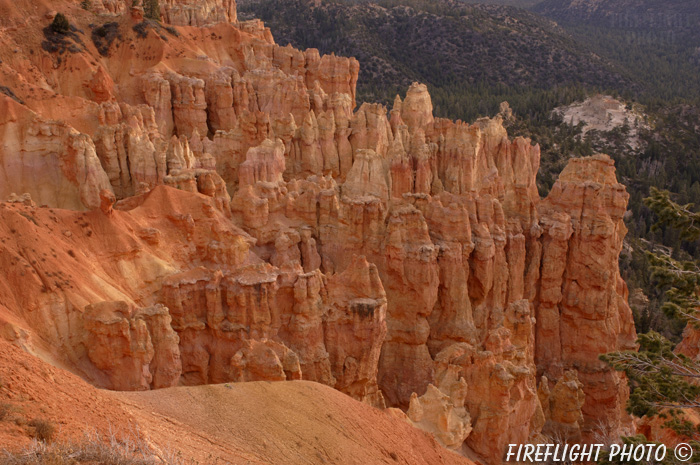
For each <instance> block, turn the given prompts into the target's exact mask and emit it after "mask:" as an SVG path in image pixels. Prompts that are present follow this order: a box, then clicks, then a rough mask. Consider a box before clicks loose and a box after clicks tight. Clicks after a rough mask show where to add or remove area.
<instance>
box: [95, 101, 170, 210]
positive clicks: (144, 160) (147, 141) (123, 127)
mask: <svg viewBox="0 0 700 465" xmlns="http://www.w3.org/2000/svg"><path fill="white" fill-rule="evenodd" d="M99 121H100V127H99V129H98V131H97V133H96V134H95V137H94V140H95V149H96V152H97V156H98V157H99V159H100V163H101V164H102V168H103V169H104V171H105V172H106V173H107V176H108V177H109V181H110V184H111V185H112V189H113V190H114V193H115V195H116V196H117V198H120V199H122V198H125V197H129V196H132V195H136V194H140V193H142V192H143V191H144V190H147V189H151V188H153V187H155V186H156V185H158V184H162V183H163V177H164V176H165V175H166V154H165V142H164V141H163V138H162V137H161V136H160V133H159V131H158V126H157V124H156V120H155V114H154V112H153V109H152V108H151V107H150V106H147V105H140V106H138V107H132V106H130V105H127V104H122V105H117V104H115V103H103V104H102V105H100V117H99Z"/></svg>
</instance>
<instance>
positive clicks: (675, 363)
mask: <svg viewBox="0 0 700 465" xmlns="http://www.w3.org/2000/svg"><path fill="white" fill-rule="evenodd" d="M644 203H645V204H646V206H647V207H649V208H650V209H651V210H652V211H653V212H654V213H655V214H656V217H657V219H658V221H657V222H656V223H655V224H654V225H653V226H652V230H657V231H658V230H660V229H661V228H663V227H670V228H674V229H676V230H677V231H678V232H679V233H680V237H681V238H682V239H683V240H686V241H695V240H698V239H700V214H698V213H696V212H695V211H694V210H693V205H692V204H688V205H679V204H677V203H675V202H673V201H672V200H671V194H670V193H669V192H666V191H661V190H658V189H655V188H654V187H652V188H651V196H650V197H648V198H646V199H645V200H644ZM671 255H672V254H670V253H663V252H661V253H654V252H647V258H648V262H649V264H650V266H651V271H652V278H653V279H654V280H656V282H657V283H658V286H659V287H661V288H663V289H665V300H666V302H665V303H664V305H663V307H662V308H663V310H664V312H665V313H666V314H667V316H669V317H671V318H678V319H680V320H682V321H684V322H686V324H687V325H690V326H692V327H695V328H698V329H700V313H699V311H700V310H699V309H700V297H699V296H700V267H699V266H698V263H695V262H692V261H680V260H678V259H675V258H672V256H671ZM637 342H638V344H639V351H638V352H632V351H624V352H614V353H609V354H605V355H602V356H601V359H602V360H604V361H606V362H608V363H609V364H610V365H611V366H612V367H613V368H614V369H616V370H618V371H623V372H624V373H625V374H626V375H627V378H628V379H629V383H630V388H631V393H630V398H629V403H628V405H627V410H628V411H629V412H630V413H632V414H634V415H636V416H639V417H642V416H645V415H646V416H650V417H651V416H659V417H661V418H665V419H666V420H667V421H666V423H665V426H666V427H668V428H671V429H673V430H674V431H675V432H676V433H677V434H679V435H681V436H683V437H685V438H687V439H688V440H689V441H690V442H691V443H692V444H693V446H694V448H695V451H696V452H695V456H694V457H693V459H694V461H697V459H700V426H695V425H693V424H692V423H690V422H689V421H687V420H686V419H685V417H684V416H683V415H682V412H683V411H684V410H687V409H700V364H698V363H697V362H695V361H693V360H691V359H690V358H688V357H686V356H685V355H683V354H680V353H677V352H675V351H674V350H673V349H674V347H673V344H672V343H671V342H670V341H669V340H667V339H666V338H664V337H663V336H662V335H660V334H658V333H656V332H654V331H651V332H649V333H647V334H641V335H640V336H639V339H638V340H637Z"/></svg>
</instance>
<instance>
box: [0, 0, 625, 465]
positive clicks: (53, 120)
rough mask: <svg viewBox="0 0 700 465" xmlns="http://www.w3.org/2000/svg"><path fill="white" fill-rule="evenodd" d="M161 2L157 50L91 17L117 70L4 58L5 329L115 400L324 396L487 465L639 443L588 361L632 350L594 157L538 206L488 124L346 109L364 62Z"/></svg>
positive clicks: (600, 165)
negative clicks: (308, 386) (127, 394)
mask: <svg viewBox="0 0 700 465" xmlns="http://www.w3.org/2000/svg"><path fill="white" fill-rule="evenodd" d="M162 3H163V16H164V18H165V20H166V22H168V23H170V24H172V25H175V26H176V27H175V28H173V29H172V30H166V29H160V28H158V27H156V26H153V25H150V26H148V25H147V27H146V26H142V24H143V23H140V21H141V17H140V13H139V11H135V10H134V9H131V10H130V11H129V12H126V9H127V8H126V7H123V8H122V7H119V6H118V5H116V6H115V5H112V6H109V5H105V8H106V9H107V10H109V14H110V15H112V16H110V18H111V19H112V20H114V18H116V20H117V24H118V27H119V31H120V33H121V37H120V38H118V39H116V40H115V41H114V42H113V43H111V45H109V47H108V50H107V53H106V54H105V53H100V52H98V50H97V49H96V48H95V47H94V45H93V44H92V43H91V42H90V41H89V40H88V39H87V37H84V40H83V43H82V45H81V46H80V47H77V46H76V47H77V49H76V50H74V51H67V52H65V55H63V56H62V57H58V56H57V55H56V54H51V53H49V52H46V51H42V52H40V53H30V50H33V49H32V47H36V46H37V44H34V43H32V40H35V39H32V38H30V39H29V40H27V41H24V42H22V41H21V40H20V33H19V30H18V29H16V30H14V31H12V30H10V31H9V32H7V33H5V34H4V35H3V36H0V40H1V41H2V48H3V50H4V49H6V48H7V47H13V48H16V49H17V52H16V53H14V54H12V56H10V57H9V58H8V59H7V60H6V59H5V57H3V63H2V67H3V74H2V75H1V76H0V84H1V85H4V86H6V87H7V88H8V89H11V90H12V96H9V95H8V96H6V95H4V94H3V95H0V105H1V106H2V108H0V114H2V115H3V116H2V119H0V130H1V131H2V134H3V136H2V137H3V139H2V140H3V144H2V146H1V147H0V179H1V180H2V181H0V197H2V198H9V197H12V199H11V200H12V201H11V202H6V203H2V204H0V217H1V218H2V221H0V234H1V235H2V243H0V251H1V252H2V253H1V254H0V260H1V261H2V265H3V266H2V273H3V276H2V278H3V279H2V283H3V284H2V285H0V296H2V299H1V300H0V310H2V312H1V313H0V322H1V323H2V326H1V327H0V334H2V335H3V336H4V337H5V338H6V339H10V340H13V341H15V342H16V343H17V344H19V345H22V346H24V347H25V348H27V350H33V351H37V352H43V353H44V354H46V356H49V357H53V358H54V359H55V360H58V361H60V362H61V363H64V364H67V365H68V366H71V367H72V368H73V369H74V370H75V371H76V372H78V373H80V374H81V375H83V376H84V377H86V378H87V379H89V380H90V381H91V382H93V383H95V384H97V385H99V386H103V387H107V388H111V389H151V388H159V387H165V386H172V385H177V384H189V385H192V384H204V383H221V382H233V381H250V380H280V381H281V380H292V379H306V380H311V381H317V382H320V383H324V384H327V385H329V386H332V387H335V388H336V389H338V390H340V391H342V392H344V393H346V394H348V395H350V396H352V397H354V398H356V399H360V400H364V401H366V402H368V403H370V404H372V405H375V406H378V407H384V406H388V407H394V408H398V409H400V410H395V411H394V412H395V413H396V414H397V415H403V413H400V411H405V412H407V415H406V416H405V419H406V421H410V422H412V423H413V424H415V425H417V426H419V427H421V428H424V429H426V430H428V431H431V432H432V433H434V435H435V436H436V438H437V439H438V440H439V441H440V442H441V443H442V444H443V445H445V446H446V447H450V448H453V449H457V450H461V451H469V453H473V454H476V455H477V456H478V457H480V458H482V459H483V460H484V461H486V462H487V463H490V464H496V463H499V462H500V461H501V459H502V454H503V451H504V449H505V446H506V444H508V443H518V442H525V441H535V440H542V439H543V437H544V436H543V435H549V436H555V435H562V434H565V435H567V437H568V438H570V439H571V440H574V439H583V440H590V439H591V438H592V435H593V434H594V433H596V428H599V427H601V426H602V427H604V428H606V429H607V432H609V433H611V434H615V433H616V432H620V431H622V430H624V429H625V428H627V427H628V426H629V425H628V423H629V418H628V417H627V415H626V414H625V412H624V403H625V400H626V398H627V395H628V392H627V385H626V382H625V380H624V379H623V378H622V377H621V376H620V375H619V374H618V373H615V372H613V371H610V370H609V369H608V368H607V367H606V366H605V365H604V364H603V363H602V362H600V361H599V360H598V355H599V354H600V353H603V352H607V351H610V350H615V349H622V348H631V347H633V343H634V339H635V334H634V325H633V322H632V315H631V312H630V309H629V307H628V306H627V289H626V286H625V283H624V281H623V280H622V279H621V277H620V273H619V270H618V265H617V257H618V255H619V252H620V249H621V247H622V239H623V237H624V235H625V232H626V230H625V227H624V223H623V221H622V216H623V214H624V212H625V209H626V204H627V199H628V195H627V193H626V192H625V188H624V186H622V185H621V184H619V183H618V182H617V180H616V177H615V169H614V166H613V162H612V160H611V159H610V158H608V157H607V156H605V155H596V156H593V157H590V158H586V159H580V160H572V161H571V162H570V163H569V165H568V166H567V168H566V169H565V170H564V172H563V173H562V174H561V176H560V178H559V180H558V181H557V183H556V184H555V186H554V187H553V189H552V191H551V193H550V194H549V196H548V197H547V198H546V199H540V197H539V195H538V192H537V187H536V184H535V176H536V173H537V170H538V168H539V157H540V153H539V147H538V146H536V145H532V144H531V142H530V141H529V140H526V139H522V138H516V139H514V140H511V139H509V138H508V135H507V134H506V130H505V129H504V128H503V125H502V122H501V120H500V119H499V118H498V117H497V118H494V119H482V120H479V121H477V122H475V123H474V124H467V123H464V122H459V121H458V122H452V121H448V120H444V119H439V118H435V117H434V116H433V108H432V103H431V99H430V95H429V93H428V89H427V88H426V86H424V85H421V84H414V85H413V86H411V87H410V88H409V89H408V91H407V93H406V95H405V96H404V98H403V99H401V98H400V97H397V99H396V101H395V102H394V105H393V107H392V109H391V110H390V111H387V109H386V108H385V107H384V106H382V105H376V104H368V103H364V104H362V105H361V106H359V108H357V107H356V102H355V84H356V82H357V75H358V70H359V64H358V62H357V61H356V60H354V59H352V58H343V57H337V56H333V55H331V56H328V55H326V56H320V55H319V53H318V51H316V50H306V51H299V50H295V49H293V48H291V47H279V46H277V45H276V44H275V43H274V41H273V40H272V36H271V35H270V31H269V30H266V29H265V28H264V26H263V25H262V24H261V23H260V22H256V21H254V22H243V23H237V22H236V15H235V3H234V2H196V4H195V3H194V2H186V1H176V0H173V1H168V2H162ZM110 5H111V4H110ZM62 7H63V8H64V9H65V10H66V13H68V14H69V17H70V18H71V20H72V21H74V22H76V23H77V24H78V25H82V26H84V27H85V28H87V27H88V26H87V25H86V24H87V21H88V20H94V18H92V17H90V16H89V15H90V14H92V13H91V12H84V11H81V10H78V8H77V7H76V6H75V5H72V4H68V3H66V4H62ZM136 10H138V9H136ZM35 20H36V23H37V24H43V23H44V22H48V19H46V17H45V15H44V13H43V12H41V13H39V17H38V18H36V19H35ZM134 26H138V27H136V29H134ZM143 30H145V36H144V34H143V33H141V32H139V31H143ZM76 34H77V37H80V32H76ZM71 40H72V39H71ZM35 49H36V50H38V49H39V48H38V47H36V48H35ZM30 77H31V79H30ZM13 193H15V194H23V193H28V194H29V196H21V195H14V196H12V195H11V194H13ZM32 199H33V200H32ZM37 203H38V204H39V205H41V206H37V205H36V204H37ZM571 399H573V400H571Z"/></svg>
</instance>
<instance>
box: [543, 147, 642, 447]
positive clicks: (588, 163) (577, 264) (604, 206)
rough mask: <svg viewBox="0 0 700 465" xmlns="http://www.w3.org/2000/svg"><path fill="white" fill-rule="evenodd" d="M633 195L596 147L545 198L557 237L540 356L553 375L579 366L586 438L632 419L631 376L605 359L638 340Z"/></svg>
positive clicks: (550, 242)
mask: <svg viewBox="0 0 700 465" xmlns="http://www.w3.org/2000/svg"><path fill="white" fill-rule="evenodd" d="M628 199H629V194H627V191H626V190H625V186H623V185H622V184H619V183H618V182H617V179H616V177H615V167H614V162H613V160H612V159H610V157H608V156H607V155H594V156H592V157H587V158H581V159H574V160H571V161H570V162H569V164H568V165H567V166H566V168H565V169H564V171H562V173H561V175H560V176H559V179H558V180H557V182H556V183H555V184H554V187H553V188H552V191H551V192H550V193H549V196H548V197H547V198H546V199H545V200H544V201H543V202H542V203H541V204H540V216H541V218H542V222H543V223H544V224H545V225H547V224H548V225H549V226H548V230H549V232H548V233H547V236H548V237H549V239H547V238H545V240H544V242H543V256H542V257H543V259H542V267H541V269H542V276H541V280H540V287H539V305H538V306H537V324H538V331H537V341H536V360H535V361H536V364H537V368H538V372H539V373H540V374H545V375H546V376H547V377H549V378H550V379H558V378H560V377H561V376H562V375H563V371H562V370H567V369H574V368H575V369H577V370H578V375H579V379H580V381H581V382H582V383H583V392H584V393H585V403H584V405H583V407H582V409H581V410H582V413H583V418H584V424H583V428H582V434H583V439H584V440H590V439H591V436H592V434H593V433H594V428H595V427H596V426H597V425H598V424H603V425H605V426H606V427H607V428H608V429H609V430H610V431H611V432H613V434H615V435H617V434H618V433H621V432H623V430H624V428H625V427H626V426H627V424H626V423H627V422H628V421H629V417H628V415H627V414H626V413H625V402H626V400H627V397H628V387H627V382H626V380H625V378H624V377H623V375H622V374H620V373H618V372H615V371H613V370H611V369H610V368H609V367H608V366H607V365H606V364H605V362H602V361H600V360H599V359H598V355H599V354H603V353H606V352H611V351H615V350H628V349H633V348H634V347H635V346H634V341H635V337H636V333H635V329H634V322H633V319H632V312H631V311H630V308H629V306H628V305H627V285H626V284H625V282H624V281H623V280H622V277H621V276H620V270H619V267H618V257H619V255H620V250H621V248H622V240H623V238H624V236H625V234H626V233H627V228H625V225H624V222H623V220H622V216H623V215H624V213H625V211H626V208H627V201H628ZM566 215H568V216H569V217H570V218H571V220H570V226H569V225H567V224H566ZM569 228H571V230H570V229H569ZM567 236H569V237H568V243H566V241H567ZM562 263H564V266H563V270H562V269H561V268H562V267H561V264H562ZM555 309H556V310H555ZM555 333H558V335H557V334H555ZM552 353H553V354H555V356H554V357H552V356H550V355H547V354H552ZM557 353H560V354H561V358H560V359H557V357H556V354H557Z"/></svg>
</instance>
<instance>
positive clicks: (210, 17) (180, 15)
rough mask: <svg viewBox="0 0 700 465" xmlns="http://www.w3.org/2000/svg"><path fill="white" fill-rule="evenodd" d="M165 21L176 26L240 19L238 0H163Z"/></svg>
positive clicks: (209, 23) (162, 11)
mask: <svg viewBox="0 0 700 465" xmlns="http://www.w3.org/2000/svg"><path fill="white" fill-rule="evenodd" d="M160 11H161V15H162V17H163V21H164V22H166V23H168V24H172V25H174V26H210V25H212V24H216V23H222V22H227V23H235V22H237V21H238V16H237V12H236V0H206V1H201V0H197V1H194V0H162V1H161V2H160Z"/></svg>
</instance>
